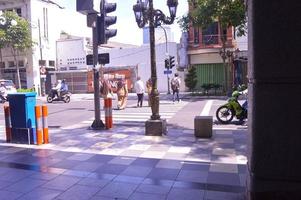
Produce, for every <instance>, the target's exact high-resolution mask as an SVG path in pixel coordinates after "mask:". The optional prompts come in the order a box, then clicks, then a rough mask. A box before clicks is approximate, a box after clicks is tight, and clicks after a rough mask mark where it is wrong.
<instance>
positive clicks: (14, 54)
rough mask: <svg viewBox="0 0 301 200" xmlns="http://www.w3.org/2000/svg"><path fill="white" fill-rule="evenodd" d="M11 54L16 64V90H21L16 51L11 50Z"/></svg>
mask: <svg viewBox="0 0 301 200" xmlns="http://www.w3.org/2000/svg"><path fill="white" fill-rule="evenodd" d="M12 53H13V56H14V61H15V63H16V69H17V82H18V89H21V79H20V69H19V63H18V61H17V50H15V49H14V48H12Z"/></svg>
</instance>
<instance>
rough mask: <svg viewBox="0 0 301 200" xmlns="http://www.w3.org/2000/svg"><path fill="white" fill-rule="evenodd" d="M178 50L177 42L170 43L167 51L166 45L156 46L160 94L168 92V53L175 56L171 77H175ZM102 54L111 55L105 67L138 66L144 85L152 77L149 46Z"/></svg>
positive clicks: (138, 73)
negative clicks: (166, 67) (166, 64)
mask: <svg viewBox="0 0 301 200" xmlns="http://www.w3.org/2000/svg"><path fill="white" fill-rule="evenodd" d="M177 48H178V47H177V44H176V43H175V42H168V43H167V49H166V45H165V43H160V44H157V45H156V69H157V78H158V90H159V92H165V91H167V75H166V74H164V71H165V70H166V69H165V62H164V60H165V58H167V55H166V53H168V55H171V56H175V64H176V65H175V67H174V68H172V74H171V75H170V76H173V74H174V73H175V72H176V67H177V63H178V51H177V50H178V49H177ZM102 52H107V53H109V54H110V64H107V65H105V67H114V66H137V75H138V76H140V77H141V79H142V80H143V82H144V83H145V82H146V81H147V80H148V79H149V78H150V77H151V67H150V46H149V45H142V46H140V47H137V48H127V49H118V48H114V49H110V50H102ZM102 52H101V53H102ZM182 78H183V77H182ZM182 80H183V79H182Z"/></svg>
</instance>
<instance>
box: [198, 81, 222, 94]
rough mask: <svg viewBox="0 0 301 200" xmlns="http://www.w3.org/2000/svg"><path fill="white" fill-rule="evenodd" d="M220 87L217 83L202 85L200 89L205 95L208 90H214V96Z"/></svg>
mask: <svg viewBox="0 0 301 200" xmlns="http://www.w3.org/2000/svg"><path fill="white" fill-rule="evenodd" d="M221 87H222V86H221V85H220V84H217V83H204V84H203V85H202V86H201V88H202V89H203V90H204V93H205V94H208V93H209V90H212V89H213V90H214V94H215V95H216V91H217V90H218V89H220V88H221Z"/></svg>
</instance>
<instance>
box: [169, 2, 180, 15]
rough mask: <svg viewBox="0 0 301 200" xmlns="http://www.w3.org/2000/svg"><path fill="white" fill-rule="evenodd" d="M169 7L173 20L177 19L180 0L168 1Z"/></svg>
mask: <svg viewBox="0 0 301 200" xmlns="http://www.w3.org/2000/svg"><path fill="white" fill-rule="evenodd" d="M167 6H168V8H169V13H170V17H171V18H175V17H176V13H177V6H178V0H167Z"/></svg>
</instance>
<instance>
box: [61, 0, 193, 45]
mask: <svg viewBox="0 0 301 200" xmlns="http://www.w3.org/2000/svg"><path fill="white" fill-rule="evenodd" d="M56 2H57V3H58V4H60V5H62V6H64V7H65V8H66V12H74V11H76V0H56ZM107 2H112V3H113V2H115V3H117V9H116V11H115V12H113V13H112V14H111V15H114V16H117V23H116V25H114V26H113V25H112V26H110V28H111V27H112V28H116V29H117V35H116V36H115V37H113V38H111V39H110V41H116V42H121V43H126V44H136V45H141V44H142V42H143V37H142V29H139V28H138V26H137V24H136V21H135V15H134V11H133V5H134V4H136V0H107ZM166 2H167V1H166V0H153V3H154V8H155V9H160V10H162V11H163V13H164V14H165V15H168V16H169V10H168V6H167V5H166ZM178 2H179V5H178V8H177V17H180V16H182V15H184V14H186V13H187V12H188V3H187V0H178ZM65 20H68V21H69V22H71V23H69V26H70V27H66V29H67V28H68V30H70V29H71V30H72V33H71V34H74V35H77V36H89V37H91V35H92V30H91V29H89V28H86V27H83V28H80V30H81V31H78V30H79V27H78V26H79V24H80V25H82V24H84V25H85V24H86V16H85V15H82V14H79V13H74V14H73V15H72V18H70V19H65ZM170 27H171V31H172V32H173V34H174V39H175V42H179V41H180V37H181V30H180V28H179V25H178V24H177V20H175V22H174V24H172V25H170Z"/></svg>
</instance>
